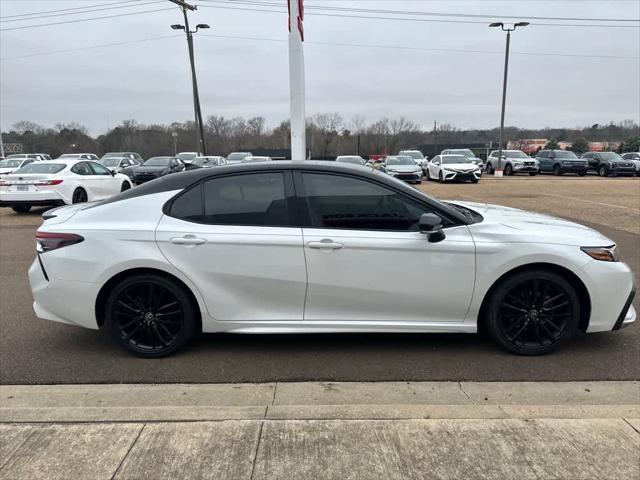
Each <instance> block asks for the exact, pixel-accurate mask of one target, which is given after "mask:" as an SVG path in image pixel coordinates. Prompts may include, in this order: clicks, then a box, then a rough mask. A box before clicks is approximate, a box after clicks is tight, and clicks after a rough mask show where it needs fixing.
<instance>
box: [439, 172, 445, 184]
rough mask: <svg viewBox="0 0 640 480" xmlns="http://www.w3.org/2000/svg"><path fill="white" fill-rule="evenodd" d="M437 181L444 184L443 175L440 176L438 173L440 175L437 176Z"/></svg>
mask: <svg viewBox="0 0 640 480" xmlns="http://www.w3.org/2000/svg"><path fill="white" fill-rule="evenodd" d="M438 181H439V182H440V183H444V175H443V174H442V172H440V173H439V174H438Z"/></svg>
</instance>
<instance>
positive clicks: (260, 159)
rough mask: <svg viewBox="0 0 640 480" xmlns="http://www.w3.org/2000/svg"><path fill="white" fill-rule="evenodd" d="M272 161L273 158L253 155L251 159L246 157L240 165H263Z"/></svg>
mask: <svg viewBox="0 0 640 480" xmlns="http://www.w3.org/2000/svg"><path fill="white" fill-rule="evenodd" d="M272 161H273V160H272V159H271V157H265V156H257V155H251V156H250V157H244V158H243V159H242V161H241V162H240V163H262V162H272Z"/></svg>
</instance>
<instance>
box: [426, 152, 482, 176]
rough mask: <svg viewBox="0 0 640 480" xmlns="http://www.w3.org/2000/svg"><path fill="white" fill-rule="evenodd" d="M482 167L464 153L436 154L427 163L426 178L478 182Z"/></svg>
mask: <svg viewBox="0 0 640 480" xmlns="http://www.w3.org/2000/svg"><path fill="white" fill-rule="evenodd" d="M481 178H482V169H481V168H480V167H479V166H478V165H477V164H476V163H475V162H474V161H473V160H471V159H470V158H468V157H466V156H464V155H442V154H440V155H436V156H435V157H433V158H432V159H431V160H429V163H428V164H427V180H438V181H439V182H449V181H454V180H455V181H459V182H467V181H470V182H471V183H478V182H479V181H480V179H481Z"/></svg>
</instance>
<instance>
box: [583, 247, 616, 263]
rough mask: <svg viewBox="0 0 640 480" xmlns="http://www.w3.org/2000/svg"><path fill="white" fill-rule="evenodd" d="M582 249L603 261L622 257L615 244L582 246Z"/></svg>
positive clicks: (611, 260) (613, 260) (612, 260)
mask: <svg viewBox="0 0 640 480" xmlns="http://www.w3.org/2000/svg"><path fill="white" fill-rule="evenodd" d="M580 250H582V251H583V252H584V253H586V254H587V255H589V256H590V257H591V258H593V259H595V260H600V261H601V262H619V261H620V257H619V256H618V253H617V252H616V246H615V245H611V246H609V247H580Z"/></svg>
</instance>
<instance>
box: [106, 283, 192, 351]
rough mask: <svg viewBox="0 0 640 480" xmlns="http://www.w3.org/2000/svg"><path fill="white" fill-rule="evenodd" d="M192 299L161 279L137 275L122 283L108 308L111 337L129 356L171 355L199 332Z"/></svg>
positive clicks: (109, 298) (175, 285)
mask: <svg viewBox="0 0 640 480" xmlns="http://www.w3.org/2000/svg"><path fill="white" fill-rule="evenodd" d="M196 312H197V311H196V308H195V307H194V305H193V303H192V300H191V298H190V297H189V295H188V294H187V293H186V292H185V291H184V289H183V288H182V287H181V286H180V285H178V284H177V283H176V282H175V281H173V280H170V279H168V278H166V277H164V276H161V275H154V274H145V275H134V276H132V277H129V278H126V279H124V280H123V281H121V282H120V283H118V284H117V285H116V286H115V287H114V288H113V289H112V290H111V293H110V294H109V297H108V299H107V303H106V305H105V323H106V326H107V328H108V330H109V332H110V334H111V335H112V336H113V337H114V338H115V340H116V341H117V342H118V343H119V344H120V345H121V346H122V347H124V348H125V349H126V350H127V351H128V352H129V353H132V354H134V355H137V356H139V357H143V358H159V357H165V356H167V355H171V354H172V353H174V352H175V351H177V350H178V349H180V348H181V347H183V346H184V345H185V344H186V343H188V342H189V340H191V338H192V337H193V336H194V334H195V332H196V325H198V321H197V313H196Z"/></svg>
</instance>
